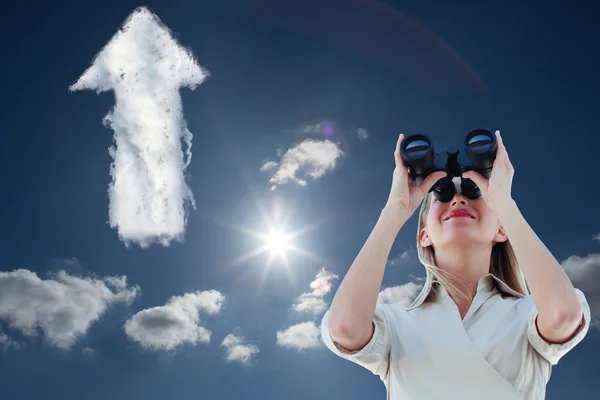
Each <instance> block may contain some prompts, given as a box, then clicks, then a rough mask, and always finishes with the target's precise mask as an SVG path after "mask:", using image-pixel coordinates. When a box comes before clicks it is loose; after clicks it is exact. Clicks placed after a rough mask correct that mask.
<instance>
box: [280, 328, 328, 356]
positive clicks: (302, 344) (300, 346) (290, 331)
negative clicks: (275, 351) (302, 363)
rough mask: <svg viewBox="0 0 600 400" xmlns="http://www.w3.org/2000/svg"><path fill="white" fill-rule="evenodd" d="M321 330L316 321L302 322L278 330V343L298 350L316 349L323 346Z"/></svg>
mask: <svg viewBox="0 0 600 400" xmlns="http://www.w3.org/2000/svg"><path fill="white" fill-rule="evenodd" d="M320 338H321V332H320V330H319V328H318V327H317V326H316V325H315V323H314V322H312V321H308V322H302V323H300V324H296V325H292V326H290V327H289V328H287V329H285V330H283V331H279V332H277V344H278V345H279V346H282V347H288V348H292V349H297V350H306V349H315V348H318V347H321V346H322V343H321V339H320Z"/></svg>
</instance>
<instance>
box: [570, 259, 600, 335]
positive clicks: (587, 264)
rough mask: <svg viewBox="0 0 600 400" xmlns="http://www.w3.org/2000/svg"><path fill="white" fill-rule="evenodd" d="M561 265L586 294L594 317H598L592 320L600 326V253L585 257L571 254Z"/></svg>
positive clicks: (574, 283)
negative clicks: (599, 283)
mask: <svg viewBox="0 0 600 400" xmlns="http://www.w3.org/2000/svg"><path fill="white" fill-rule="evenodd" d="M561 265H562V267H563V268H564V270H565V272H566V273H567V275H568V276H569V279H571V282H573V286H575V287H576V288H577V289H579V290H581V291H582V292H583V293H584V294H585V297H586V300H587V301H588V303H589V305H590V310H591V312H592V317H593V318H595V319H596V320H595V321H592V325H594V326H595V327H597V328H600V286H599V285H598V282H600V253H592V254H588V255H587V256H585V257H579V256H571V257H569V258H567V259H566V260H564V261H563V262H562V263H561Z"/></svg>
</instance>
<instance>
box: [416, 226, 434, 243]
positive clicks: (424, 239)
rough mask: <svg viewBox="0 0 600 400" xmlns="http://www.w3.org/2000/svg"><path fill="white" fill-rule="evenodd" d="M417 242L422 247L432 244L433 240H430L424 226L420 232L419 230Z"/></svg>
mask: <svg viewBox="0 0 600 400" xmlns="http://www.w3.org/2000/svg"><path fill="white" fill-rule="evenodd" d="M419 242H420V243H421V246H423V247H429V246H433V242H432V241H431V238H430V237H429V235H428V234H427V230H426V229H425V228H423V229H421V232H419Z"/></svg>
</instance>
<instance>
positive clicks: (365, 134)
mask: <svg viewBox="0 0 600 400" xmlns="http://www.w3.org/2000/svg"><path fill="white" fill-rule="evenodd" d="M356 135H357V136H358V140H367V139H368V138H369V131H367V130H366V129H365V128H358V129H357V130H356Z"/></svg>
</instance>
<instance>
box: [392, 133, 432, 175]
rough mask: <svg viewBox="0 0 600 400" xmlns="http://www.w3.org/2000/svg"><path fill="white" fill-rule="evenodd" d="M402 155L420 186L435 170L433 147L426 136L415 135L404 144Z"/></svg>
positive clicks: (401, 148)
mask: <svg viewBox="0 0 600 400" xmlns="http://www.w3.org/2000/svg"><path fill="white" fill-rule="evenodd" d="M400 154H401V156H402V159H403V160H404V163H405V164H406V165H408V167H409V170H410V173H411V175H412V176H413V177H414V178H415V181H416V182H417V183H418V184H420V183H421V182H422V181H423V179H425V178H426V177H427V175H429V173H430V172H431V170H432V168H433V158H434V153H433V145H432V144H431V139H429V137H427V136H425V135H413V136H410V137H409V138H408V140H404V141H403V142H402V146H401V147H400Z"/></svg>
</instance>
